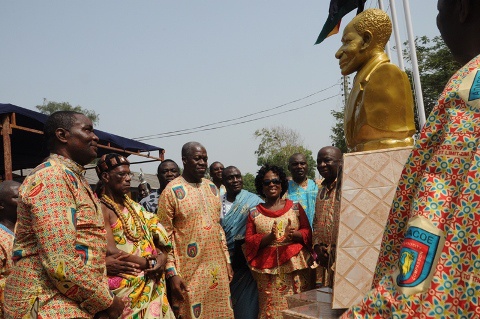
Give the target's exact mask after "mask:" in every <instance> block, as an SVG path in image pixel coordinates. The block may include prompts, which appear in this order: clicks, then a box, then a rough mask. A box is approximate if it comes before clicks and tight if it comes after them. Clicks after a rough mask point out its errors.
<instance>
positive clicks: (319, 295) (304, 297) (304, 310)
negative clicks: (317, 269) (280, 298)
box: [283, 288, 345, 319]
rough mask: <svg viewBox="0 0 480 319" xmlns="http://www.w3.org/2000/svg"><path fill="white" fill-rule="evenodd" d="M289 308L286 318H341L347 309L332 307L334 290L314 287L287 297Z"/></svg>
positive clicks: (284, 315)
mask: <svg viewBox="0 0 480 319" xmlns="http://www.w3.org/2000/svg"><path fill="white" fill-rule="evenodd" d="M287 302H288V310H285V311H284V312H283V318H284V319H297V318H302V319H313V318H315V319H318V318H321V319H333V318H339V317H340V316H341V315H342V313H343V312H344V311H345V309H332V290H331V289H329V288H321V289H313V290H309V291H305V292H302V293H300V294H296V295H293V296H289V297H287Z"/></svg>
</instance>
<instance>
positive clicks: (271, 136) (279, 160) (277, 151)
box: [254, 126, 316, 178]
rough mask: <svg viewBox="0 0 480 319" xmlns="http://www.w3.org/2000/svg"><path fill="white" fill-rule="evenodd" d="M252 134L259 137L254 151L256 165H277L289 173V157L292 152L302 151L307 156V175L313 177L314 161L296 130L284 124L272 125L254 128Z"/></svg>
mask: <svg viewBox="0 0 480 319" xmlns="http://www.w3.org/2000/svg"><path fill="white" fill-rule="evenodd" d="M254 136H255V138H259V139H260V144H259V145H258V149H257V150H256V151H255V154H256V155H257V165H259V166H262V165H263V164H266V163H268V164H270V165H277V166H279V167H282V168H283V169H284V170H285V173H286V174H287V175H290V172H289V171H288V159H289V157H290V156H291V155H292V154H294V153H302V154H304V155H305V157H306V158H307V163H308V177H309V178H315V167H316V163H315V160H314V159H313V157H312V151H310V150H308V149H307V148H306V147H305V146H303V140H302V138H301V137H300V134H298V132H297V131H294V130H292V129H290V128H287V127H284V126H274V127H271V128H262V129H260V130H256V131H255V133H254Z"/></svg>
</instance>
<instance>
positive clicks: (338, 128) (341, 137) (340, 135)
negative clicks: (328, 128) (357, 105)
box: [330, 107, 348, 153]
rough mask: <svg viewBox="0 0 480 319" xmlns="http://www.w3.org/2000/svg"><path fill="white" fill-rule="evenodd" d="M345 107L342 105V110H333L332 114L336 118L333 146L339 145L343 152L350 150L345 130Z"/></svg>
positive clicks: (331, 136) (333, 128)
mask: <svg viewBox="0 0 480 319" xmlns="http://www.w3.org/2000/svg"><path fill="white" fill-rule="evenodd" d="M344 111H345V107H342V110H341V111H335V110H331V111H330V114H332V115H333V117H334V118H335V125H334V126H332V135H330V138H331V139H332V144H333V146H336V147H338V148H339V149H341V150H342V152H343V153H347V152H348V148H347V142H346V141H345V131H344V130H343V116H344Z"/></svg>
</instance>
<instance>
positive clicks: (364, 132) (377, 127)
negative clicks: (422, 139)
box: [335, 9, 415, 152]
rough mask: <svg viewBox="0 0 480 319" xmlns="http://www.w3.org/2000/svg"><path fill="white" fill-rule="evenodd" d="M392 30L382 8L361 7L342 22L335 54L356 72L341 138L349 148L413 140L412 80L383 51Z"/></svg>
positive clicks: (342, 65)
mask: <svg viewBox="0 0 480 319" xmlns="http://www.w3.org/2000/svg"><path fill="white" fill-rule="evenodd" d="M391 33H392V23H391V22H390V18H389V17H388V15H387V14H386V13H385V12H383V11H382V10H379V9H368V10H365V11H363V12H362V13H360V14H358V15H357V16H356V17H355V18H353V20H352V21H351V22H350V23H349V24H348V25H347V26H346V27H345V30H344V32H343V36H342V46H341V47H340V49H338V51H337V53H336V54H335V57H336V58H337V59H339V63H340V69H341V70H342V75H348V74H351V73H354V72H357V74H356V75H355V79H354V81H353V87H352V90H351V92H350V95H349V96H348V101H347V104H346V106H345V118H344V125H345V140H346V142H347V146H348V148H349V150H350V151H353V152H361V151H369V150H376V149H384V148H392V147H404V146H411V145H413V139H412V135H413V134H415V122H414V119H413V98H412V90H411V89H410V82H409V81H408V77H407V74H406V73H405V72H403V71H402V70H400V69H399V68H398V67H397V66H396V65H394V64H392V63H390V60H389V59H388V56H387V55H386V54H385V52H384V49H385V45H386V44H387V41H388V39H389V38H390V34H391Z"/></svg>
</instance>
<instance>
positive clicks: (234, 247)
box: [221, 189, 263, 319]
mask: <svg viewBox="0 0 480 319" xmlns="http://www.w3.org/2000/svg"><path fill="white" fill-rule="evenodd" d="M225 197H226V195H223V196H222V199H225ZM260 203H263V200H262V199H261V198H260V197H258V195H256V194H253V193H250V192H248V191H246V190H244V189H242V190H241V191H240V193H238V194H237V196H236V197H235V201H234V202H233V204H232V207H231V208H230V210H229V211H228V212H226V214H225V217H224V218H223V219H221V225H222V227H223V230H224V231H225V236H226V239H227V246H228V251H229V253H230V259H231V261H232V267H233V272H234V273H233V279H232V282H231V283H230V291H231V294H232V304H233V312H234V315H235V319H256V318H257V316H258V290H257V283H256V282H255V280H254V279H253V277H252V273H251V272H250V269H249V268H248V264H247V261H246V260H245V256H244V255H243V251H242V248H241V247H242V244H243V243H244V242H245V227H246V225H247V218H248V214H249V213H250V210H251V209H253V208H255V207H256V206H257V205H258V204H260Z"/></svg>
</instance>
